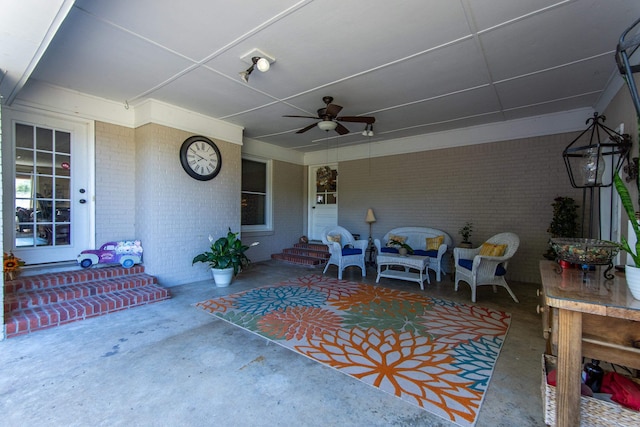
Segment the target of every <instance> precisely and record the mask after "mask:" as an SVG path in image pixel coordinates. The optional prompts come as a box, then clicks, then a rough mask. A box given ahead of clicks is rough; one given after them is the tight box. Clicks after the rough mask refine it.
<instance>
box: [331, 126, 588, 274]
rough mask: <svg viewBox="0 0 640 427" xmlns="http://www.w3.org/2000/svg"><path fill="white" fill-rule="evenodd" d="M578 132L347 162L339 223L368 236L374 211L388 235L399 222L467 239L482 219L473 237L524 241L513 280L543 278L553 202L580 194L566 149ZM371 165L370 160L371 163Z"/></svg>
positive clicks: (378, 233) (376, 227) (378, 227)
mask: <svg viewBox="0 0 640 427" xmlns="http://www.w3.org/2000/svg"><path fill="white" fill-rule="evenodd" d="M575 136H576V134H564V135H552V136H548V137H539V138H528V139H522V140H516V141H505V142H496V143H489V144H482V145H474V146H468V147H458V148H452V149H443V150H434V151H425V152H422V153H412V154H406V155H396V156H388V157H384V158H373V159H371V160H368V159H367V160H357V161H349V162H342V163H340V165H339V171H340V176H339V183H340V185H339V194H340V205H339V206H340V207H339V215H338V216H339V221H338V222H339V223H340V224H341V225H343V226H345V227H347V228H348V229H350V230H352V231H353V232H356V233H361V234H362V235H363V236H366V235H368V225H367V224H366V223H365V222H364V218H365V215H366V211H367V208H369V207H371V208H373V210H374V212H375V215H376V219H377V222H376V223H375V224H373V235H374V238H375V237H382V235H384V234H385V233H386V232H387V231H388V230H389V229H391V228H394V227H399V226H428V227H434V228H439V229H442V230H444V231H446V232H447V233H449V234H450V235H451V237H452V238H453V239H454V241H455V242H456V243H457V242H460V240H461V237H460V235H459V234H458V230H459V229H460V227H462V226H463V225H464V223H465V222H466V221H471V222H473V223H474V228H475V230H474V232H473V235H472V236H471V240H472V242H473V243H474V244H476V245H479V244H480V243H482V242H483V241H484V240H485V239H487V238H489V237H491V236H492V235H494V234H496V233H499V232H503V231H512V232H515V233H516V234H518V235H519V237H520V239H521V245H520V249H519V250H518V252H517V254H516V256H515V257H514V258H513V261H512V263H511V264H510V268H509V277H510V278H511V279H512V280H518V281H525V282H531V283H539V282H540V277H539V271H538V264H539V261H540V260H541V259H543V258H542V254H543V253H544V252H545V251H546V247H547V241H548V239H549V237H550V236H549V234H547V232H546V230H547V227H548V226H549V223H550V222H551V218H552V207H551V203H553V199H554V198H555V197H557V196H568V197H574V198H575V199H576V200H577V201H578V203H581V201H582V192H581V190H576V189H574V188H572V187H571V185H570V183H569V179H568V176H567V172H566V170H565V166H564V162H563V159H562V150H563V149H564V148H565V147H566V146H567V145H568V144H569V143H570V142H571V141H572V140H573V138H574V137H575ZM369 162H370V163H369Z"/></svg>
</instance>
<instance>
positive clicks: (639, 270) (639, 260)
mask: <svg viewBox="0 0 640 427" xmlns="http://www.w3.org/2000/svg"><path fill="white" fill-rule="evenodd" d="M638 138H639V142H640V116H638ZM632 182H635V186H636V192H637V194H638V195H639V196H640V181H639V179H638V176H637V174H636V176H635V179H633V180H632ZM613 183H614V185H615V187H616V191H617V192H618V194H619V195H620V201H621V202H622V206H624V210H625V212H626V213H627V217H628V219H629V223H630V224H631V227H632V228H633V231H634V233H635V236H636V243H635V246H634V247H633V248H632V247H631V245H630V244H629V242H628V241H627V239H625V238H624V236H620V239H621V240H622V243H619V244H618V246H619V247H620V249H622V250H623V251H625V252H627V253H628V254H629V255H630V256H631V258H632V259H633V265H626V266H625V276H626V279H627V285H628V286H629V290H631V294H632V295H633V297H634V298H635V299H638V300H640V225H639V224H638V219H639V218H638V217H639V215H638V211H636V209H635V207H634V203H633V201H632V200H631V194H630V193H629V189H628V188H627V187H626V185H625V183H624V182H623V180H622V178H621V177H620V174H619V173H617V174H615V175H614V177H613ZM639 204H640V201H639Z"/></svg>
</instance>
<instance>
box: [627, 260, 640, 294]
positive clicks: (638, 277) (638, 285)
mask: <svg viewBox="0 0 640 427" xmlns="http://www.w3.org/2000/svg"><path fill="white" fill-rule="evenodd" d="M624 274H625V277H626V279H627V286H628V287H629V290H630V291H631V295H633V297H634V298H635V299H637V300H640V268H638V267H634V266H632V265H625V266H624Z"/></svg>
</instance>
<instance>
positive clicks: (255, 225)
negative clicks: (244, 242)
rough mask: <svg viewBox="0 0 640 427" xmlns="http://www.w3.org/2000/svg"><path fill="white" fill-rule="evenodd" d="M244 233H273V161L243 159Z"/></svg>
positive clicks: (242, 207)
mask: <svg viewBox="0 0 640 427" xmlns="http://www.w3.org/2000/svg"><path fill="white" fill-rule="evenodd" d="M241 212H242V231H271V230H272V229H273V227H272V220H271V160H264V159H259V158H255V157H250V156H245V157H243V158H242V195H241Z"/></svg>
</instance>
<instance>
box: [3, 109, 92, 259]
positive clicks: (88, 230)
mask: <svg viewBox="0 0 640 427" xmlns="http://www.w3.org/2000/svg"><path fill="white" fill-rule="evenodd" d="M15 122H24V123H30V124H35V125H36V126H42V127H51V128H55V129H69V130H70V131H71V132H72V134H73V135H72V137H73V138H76V139H78V138H79V140H78V141H77V142H79V143H82V144H83V150H84V153H83V155H82V158H80V159H77V158H74V157H73V154H72V158H73V159H74V160H73V162H74V163H75V162H82V163H80V165H82V167H83V168H84V173H85V176H86V178H85V180H84V181H85V182H83V183H82V184H81V187H82V188H84V189H85V190H86V192H85V193H84V198H85V200H86V204H85V205H86V206H83V209H86V210H87V215H88V221H87V225H86V226H85V227H84V230H83V234H84V242H85V245H86V246H87V247H86V248H82V249H80V248H74V251H77V253H80V251H81V250H83V249H89V248H94V247H95V125H94V122H93V121H92V120H86V119H79V118H77V117H73V116H67V115H63V114H56V113H51V112H44V111H41V110H38V109H33V108H24V107H22V108H19V107H18V108H12V107H3V109H2V134H3V135H2V159H3V165H2V176H3V191H2V193H3V198H2V199H3V200H2V210H3V213H4V214H3V243H4V247H5V250H14V251H15V252H16V255H17V256H19V252H20V251H19V250H17V249H16V248H15V229H14V220H15V215H11V214H8V213H11V212H15V199H14V191H15V189H14V188H13V185H14V176H15V171H16V168H15V161H14V138H13V124H14V123H15ZM72 179H73V178H72ZM79 188H80V183H77V182H76V183H75V184H72V191H73V192H74V193H76V194H77V191H78V189H79ZM72 238H73V237H72ZM69 252H71V251H69ZM67 258H68V259H67V260H70V259H74V258H75V257H70V256H67ZM25 261H27V263H29V261H28V260H26V259H25ZM53 261H61V260H60V259H54V260H53ZM41 262H43V261H42V260H41V259H37V260H36V262H33V263H41ZM44 262H46V261H44Z"/></svg>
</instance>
